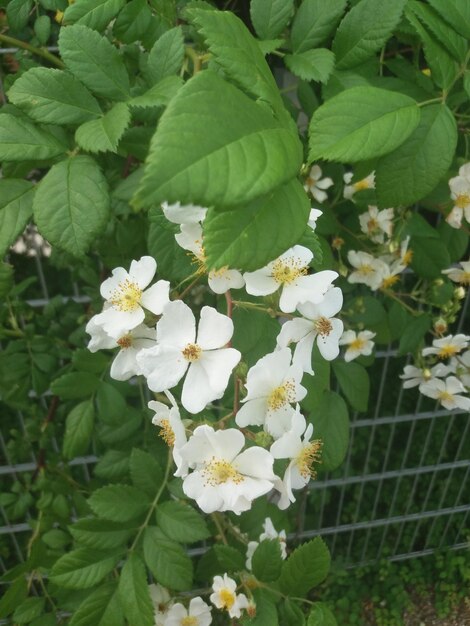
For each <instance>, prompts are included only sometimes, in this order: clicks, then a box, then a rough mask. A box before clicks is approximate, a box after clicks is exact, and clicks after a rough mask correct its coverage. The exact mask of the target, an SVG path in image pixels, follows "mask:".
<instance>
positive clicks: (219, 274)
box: [210, 265, 228, 278]
mask: <svg viewBox="0 0 470 626" xmlns="http://www.w3.org/2000/svg"><path fill="white" fill-rule="evenodd" d="M227 273H228V265H224V267H221V268H220V269H218V270H211V272H210V275H211V277H212V278H224V277H225V276H227Z"/></svg>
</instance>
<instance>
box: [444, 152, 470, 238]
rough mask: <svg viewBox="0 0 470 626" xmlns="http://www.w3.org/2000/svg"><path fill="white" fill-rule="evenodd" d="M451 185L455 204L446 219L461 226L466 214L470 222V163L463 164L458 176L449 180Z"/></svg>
mask: <svg viewBox="0 0 470 626" xmlns="http://www.w3.org/2000/svg"><path fill="white" fill-rule="evenodd" d="M449 187H450V196H451V198H452V200H453V201H454V206H453V208H452V210H451V212H450V213H449V215H448V216H447V217H446V221H447V223H448V224H449V225H450V226H452V227H453V228H460V226H461V224H462V219H463V217H464V216H465V219H466V220H467V222H470V163H465V165H462V167H461V168H460V169H459V174H458V176H455V177H454V178H451V179H450V180H449Z"/></svg>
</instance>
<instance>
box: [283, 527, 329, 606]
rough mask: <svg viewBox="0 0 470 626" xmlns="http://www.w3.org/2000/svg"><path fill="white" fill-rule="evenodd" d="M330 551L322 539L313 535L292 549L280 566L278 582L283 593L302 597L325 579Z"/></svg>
mask: <svg viewBox="0 0 470 626" xmlns="http://www.w3.org/2000/svg"><path fill="white" fill-rule="evenodd" d="M329 569H330V553H329V552H328V548H327V547H326V545H325V543H324V541H323V540H322V539H321V538H320V537H315V539H313V540H312V541H309V542H308V543H304V544H302V545H301V546H300V547H299V548H297V549H296V550H294V552H292V554H291V555H290V556H289V558H288V559H287V561H284V564H283V566H282V573H281V578H280V580H279V584H280V587H281V591H282V592H283V593H285V594H289V595H293V596H297V597H299V596H300V597H302V596H305V595H306V594H307V593H308V592H309V591H310V589H312V587H316V586H317V585H319V584H320V583H321V582H322V581H323V580H325V578H326V576H327V574H328V570H329Z"/></svg>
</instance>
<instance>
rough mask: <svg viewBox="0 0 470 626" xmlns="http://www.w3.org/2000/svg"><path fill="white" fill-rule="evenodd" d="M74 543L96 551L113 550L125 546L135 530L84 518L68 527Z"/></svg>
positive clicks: (114, 523) (121, 525) (126, 526)
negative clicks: (76, 542)
mask: <svg viewBox="0 0 470 626" xmlns="http://www.w3.org/2000/svg"><path fill="white" fill-rule="evenodd" d="M69 530H70V533H71V535H72V537H73V538H74V539H75V541H78V543H82V544H83V545H85V546H87V547H88V548H95V549H96V550H113V549H116V548H120V547H121V546H123V545H125V544H126V543H127V541H128V539H129V538H130V537H131V536H132V535H133V534H135V532H136V529H135V528H133V527H131V526H129V525H123V524H118V523H116V522H110V521H109V520H103V519H90V518H84V519H80V520H78V522H75V524H73V525H72V526H69Z"/></svg>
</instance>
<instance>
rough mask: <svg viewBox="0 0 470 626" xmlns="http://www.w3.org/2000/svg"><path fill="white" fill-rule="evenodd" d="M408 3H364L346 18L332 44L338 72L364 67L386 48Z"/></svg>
mask: <svg viewBox="0 0 470 626" xmlns="http://www.w3.org/2000/svg"><path fill="white" fill-rule="evenodd" d="M406 2H407V0H394V2H390V1H389V0H361V1H360V2H358V3H357V4H356V5H355V6H353V7H352V9H351V10H350V11H349V12H348V13H347V14H346V16H345V17H344V19H343V20H342V22H341V24H340V25H339V28H338V30H337V31H336V35H335V39H334V41H333V47H332V50H333V52H334V53H335V55H336V65H337V68H338V69H339V70H345V69H348V68H350V67H354V66H356V65H359V64H361V63H363V62H364V61H365V60H366V59H368V58H369V57H371V56H372V55H373V54H374V53H375V52H377V50H380V48H381V47H382V46H383V45H384V43H385V42H386V41H387V39H388V38H389V37H390V34H391V33H392V31H393V29H394V28H395V27H396V26H397V24H398V22H399V21H400V18H401V15H402V12H403V8H404V6H405V4H406Z"/></svg>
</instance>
